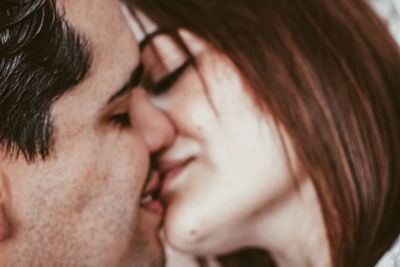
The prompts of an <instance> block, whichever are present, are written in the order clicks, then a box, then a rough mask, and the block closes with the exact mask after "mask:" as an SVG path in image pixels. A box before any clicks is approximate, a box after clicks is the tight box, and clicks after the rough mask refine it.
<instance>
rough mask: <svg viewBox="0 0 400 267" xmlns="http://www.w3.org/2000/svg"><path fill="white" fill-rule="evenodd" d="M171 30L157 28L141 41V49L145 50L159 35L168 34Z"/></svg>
mask: <svg viewBox="0 0 400 267" xmlns="http://www.w3.org/2000/svg"><path fill="white" fill-rule="evenodd" d="M168 33H169V31H168V30H167V29H166V28H158V29H157V30H155V31H153V32H151V33H149V34H147V35H146V36H145V37H144V39H143V40H142V41H140V42H139V48H140V51H143V50H144V49H145V48H146V46H147V45H148V44H149V43H151V41H152V40H153V39H154V38H155V37H156V36H158V35H161V34H168Z"/></svg>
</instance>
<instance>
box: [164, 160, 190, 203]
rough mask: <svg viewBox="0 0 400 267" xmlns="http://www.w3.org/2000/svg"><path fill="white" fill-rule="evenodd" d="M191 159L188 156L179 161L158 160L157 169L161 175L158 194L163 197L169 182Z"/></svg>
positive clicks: (165, 194) (166, 192)
mask: <svg viewBox="0 0 400 267" xmlns="http://www.w3.org/2000/svg"><path fill="white" fill-rule="evenodd" d="M192 160H193V158H188V159H186V160H180V161H170V162H167V161H165V162H162V161H161V162H159V164H158V169H159V171H160V177H161V187H160V196H161V197H162V198H163V199H165V198H166V196H167V194H168V190H169V187H170V184H171V182H172V181H173V180H174V179H175V178H176V177H177V176H178V175H179V174H180V173H181V172H182V170H183V169H184V168H185V167H186V166H187V165H188V164H189V163H190V162H191V161H192Z"/></svg>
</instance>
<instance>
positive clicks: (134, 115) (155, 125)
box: [129, 89, 175, 153]
mask: <svg viewBox="0 0 400 267" xmlns="http://www.w3.org/2000/svg"><path fill="white" fill-rule="evenodd" d="M129 115H130V117H131V120H132V124H133V127H135V128H137V129H138V130H139V131H141V132H142V134H143V137H144V140H145V142H146V145H147V147H148V149H149V151H150V153H155V152H158V151H160V150H162V149H164V148H166V147H168V146H169V145H170V144H171V143H172V142H173V140H174V137H175V130H174V126H173V124H172V123H171V121H170V120H169V118H168V116H167V115H166V114H165V113H164V112H162V111H161V110H159V109H157V108H156V107H154V106H153V105H152V104H151V103H150V101H149V99H148V97H147V95H146V92H145V91H144V90H143V89H136V90H134V91H133V93H132V98H131V101H130V105H129Z"/></svg>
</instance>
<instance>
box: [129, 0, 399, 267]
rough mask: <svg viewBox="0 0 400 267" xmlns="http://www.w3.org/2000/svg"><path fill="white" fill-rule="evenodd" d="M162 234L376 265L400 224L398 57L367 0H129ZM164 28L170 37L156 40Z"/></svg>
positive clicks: (192, 242)
mask: <svg viewBox="0 0 400 267" xmlns="http://www.w3.org/2000/svg"><path fill="white" fill-rule="evenodd" d="M133 2H134V3H135V4H136V5H137V6H138V7H139V8H140V9H141V10H143V11H144V12H145V13H146V14H148V15H149V16H150V17H151V18H152V19H153V20H154V21H155V22H156V23H157V25H161V27H162V28H161V29H162V30H161V31H157V32H156V33H155V34H151V35H149V37H148V38H147V39H146V41H145V42H144V43H143V45H142V48H143V62H144V65H145V69H146V71H145V79H144V84H145V87H146V88H147V90H148V91H149V97H150V99H151V101H152V103H153V104H154V105H155V106H156V107H157V108H159V109H160V110H162V111H163V112H164V113H165V114H166V116H168V118H169V119H170V120H171V122H172V123H173V125H174V127H175V132H176V137H175V140H174V141H173V142H172V143H171V144H170V145H169V146H167V147H165V148H164V149H163V150H162V151H159V152H158V156H159V157H158V158H157V163H158V166H159V169H160V172H161V176H162V179H163V186H162V188H161V193H160V195H161V197H162V199H163V200H164V201H165V202H166V204H167V213H166V222H165V231H164V233H165V236H166V239H167V240H168V242H169V243H170V244H171V245H172V246H174V247H175V248H177V249H179V250H182V251H185V252H188V253H193V254H197V255H209V254H225V253H229V252H232V251H235V250H237V249H242V248H249V247H257V248H262V249H265V250H266V251H268V252H269V254H270V255H271V258H272V259H273V261H274V264H275V265H276V266H279V267H284V266H334V267H336V266H351V267H353V266H360V267H361V266H362V267H365V266H374V264H376V262H377V261H378V260H379V258H380V257H381V256H382V255H383V254H384V252H385V251H386V250H388V249H389V248H390V246H391V245H392V243H393V242H394V240H395V239H396V238H397V236H398V235H399V232H400V213H399V212H398V211H399V210H398V209H399V208H398V207H399V204H400V164H399V159H400V140H399V137H398V134H399V132H400V121H399V120H400V110H399V109H400V94H399V88H400V80H399V77H400V56H399V52H398V47H397V45H396V44H395V42H394V41H393V39H392V38H391V37H390V35H389V33H388V32H387V30H386V29H385V27H384V25H383V23H382V22H381V21H380V20H379V19H378V18H377V17H376V15H375V14H374V13H373V12H372V10H371V9H370V7H369V6H368V5H367V4H366V3H364V1H362V0H352V1H348V0H336V1H331V0H318V1H316V0H302V1H293V0H290V1H289V0H279V1H273V0H264V1H255V0H254V1H251V0H250V1H249V0H247V1H244V0H229V1H226V0H218V1H217V0H214V1H211V0H210V1H196V0H192V1H190V0H187V1H179V2H175V3H174V5H172V4H171V2H170V1H166V0H157V1H156V0H153V1H149V0H143V1H141V0H135V1H133ZM162 33H164V34H162Z"/></svg>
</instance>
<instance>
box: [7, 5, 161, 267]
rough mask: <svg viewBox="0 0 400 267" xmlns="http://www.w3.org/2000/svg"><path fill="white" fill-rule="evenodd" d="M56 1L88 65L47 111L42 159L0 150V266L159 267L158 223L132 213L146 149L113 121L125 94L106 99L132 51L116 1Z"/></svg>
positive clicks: (125, 105) (129, 67)
mask: <svg viewBox="0 0 400 267" xmlns="http://www.w3.org/2000/svg"><path fill="white" fill-rule="evenodd" d="M57 5H58V7H59V8H60V9H61V10H62V11H63V13H64V14H65V18H66V20H67V21H68V22H69V23H70V24H71V26H72V27H74V28H75V29H76V30H77V31H78V32H79V33H81V34H82V35H83V36H84V38H85V40H87V42H88V45H89V48H90V49H92V54H93V61H92V66H91V68H90V70H89V74H88V76H87V77H86V79H85V80H84V81H83V82H82V83H80V84H79V85H78V86H76V88H74V89H73V90H72V91H70V92H69V93H68V94H66V95H64V96H62V97H61V98H60V99H59V100H57V101H56V102H55V103H54V105H53V107H52V111H51V115H52V120H53V123H54V129H55V135H54V139H53V140H54V147H53V150H52V152H51V154H50V156H49V158H47V159H46V160H37V161H35V162H32V163H27V162H26V161H25V159H24V158H23V157H18V158H13V159H12V158H10V157H8V155H6V154H5V153H3V151H0V181H1V183H0V208H1V209H0V211H1V212H0V213H1V216H0V225H1V227H0V232H1V229H3V230H4V229H7V227H8V231H7V233H6V234H5V235H3V236H0V266H2V267H11V266H14V267H15V266H18V267H27V266H29V267H39V266H41V267H46V266H49V267H57V266H63V267H68V266H71V267H132V266H135V267H157V266H161V263H162V250H161V247H160V246H159V244H158V240H157V238H156V230H157V226H158V223H159V220H160V218H159V217H157V216H154V215H153V214H151V213H149V212H147V211H145V210H144V209H143V208H140V207H139V201H140V197H141V190H142V187H143V185H144V182H145V179H146V176H147V172H148V167H149V157H148V149H147V147H146V144H145V142H144V138H143V136H142V135H141V133H140V132H139V131H138V130H137V128H135V126H130V125H123V124H122V125H121V124H119V123H118V122H116V121H115V120H114V119H113V118H114V117H113V116H114V115H116V114H127V112H128V110H129V106H130V97H131V94H130V93H126V94H125V95H122V96H121V97H119V98H117V99H115V101H113V102H111V103H108V101H109V99H110V97H111V96H112V95H113V94H115V93H116V92H117V91H118V90H119V89H120V88H121V87H122V86H123V85H124V84H125V83H126V82H127V80H129V78H130V76H131V72H132V71H133V70H134V69H135V68H136V66H137V65H138V63H139V51H138V47H137V45H136V43H135V40H134V38H133V36H132V34H131V32H130V30H129V27H128V25H127V24H126V21H125V18H124V16H123V14H122V12H121V9H120V5H119V3H118V2H117V1H111V0H98V1H94V2H93V1H68V0H65V1H58V2H57ZM133 98H134V97H133ZM135 101H136V100H135ZM139 102H140V101H139ZM153 118H154V120H153V122H154V123H158V121H157V117H156V116H153ZM132 125H135V122H134V121H132ZM149 126H151V125H149ZM155 141H157V140H155ZM0 235H1V233H0Z"/></svg>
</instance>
